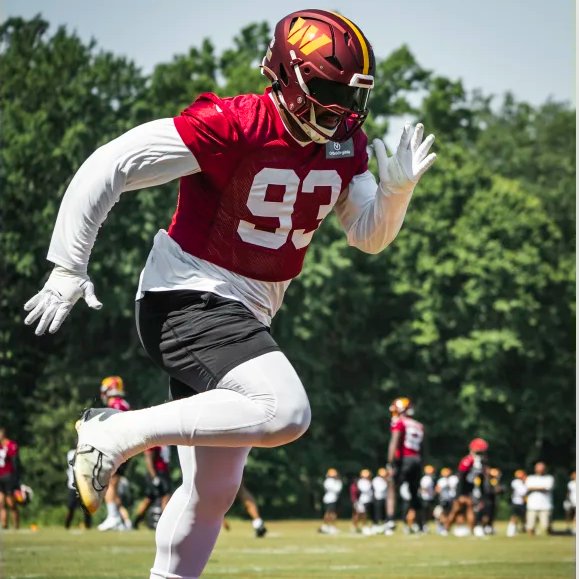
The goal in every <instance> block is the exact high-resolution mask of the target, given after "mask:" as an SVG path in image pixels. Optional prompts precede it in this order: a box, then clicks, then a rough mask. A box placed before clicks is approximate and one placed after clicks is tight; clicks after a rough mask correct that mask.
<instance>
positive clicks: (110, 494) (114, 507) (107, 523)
mask: <svg viewBox="0 0 579 579" xmlns="http://www.w3.org/2000/svg"><path fill="white" fill-rule="evenodd" d="M120 478H121V477H120V475H119V474H118V473H116V474H114V475H113V476H112V477H111V481H110V484H109V486H108V488H107V490H106V493H105V506H106V509H107V516H106V518H105V520H104V521H103V522H102V523H100V525H98V527H97V529H98V530H99V531H113V530H118V529H119V528H120V527H121V525H122V522H123V521H122V519H121V513H120V512H119V505H118V496H117V487H118V485H119V480H120Z"/></svg>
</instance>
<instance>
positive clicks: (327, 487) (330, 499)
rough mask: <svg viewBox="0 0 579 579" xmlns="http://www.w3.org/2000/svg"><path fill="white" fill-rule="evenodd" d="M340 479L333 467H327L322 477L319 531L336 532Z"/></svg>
mask: <svg viewBox="0 0 579 579" xmlns="http://www.w3.org/2000/svg"><path fill="white" fill-rule="evenodd" d="M342 486H343V485H342V480H341V479H340V476H339V474H338V471H337V470H336V469H335V468H329V469H328V471H327V472H326V478H325V479H324V496H323V497H322V503H323V504H324V519H323V522H322V526H321V527H320V529H319V532H320V533H325V534H328V535H335V534H336V533H338V529H337V528H336V519H337V518H338V500H339V498H340V493H341V492H342Z"/></svg>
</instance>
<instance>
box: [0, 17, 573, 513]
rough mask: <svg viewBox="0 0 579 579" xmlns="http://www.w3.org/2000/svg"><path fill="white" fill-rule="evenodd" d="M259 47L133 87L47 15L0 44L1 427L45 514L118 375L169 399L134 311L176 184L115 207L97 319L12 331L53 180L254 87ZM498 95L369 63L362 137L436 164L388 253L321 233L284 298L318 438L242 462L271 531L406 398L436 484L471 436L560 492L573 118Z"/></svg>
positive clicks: (369, 453)
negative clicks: (391, 143)
mask: <svg viewBox="0 0 579 579" xmlns="http://www.w3.org/2000/svg"><path fill="white" fill-rule="evenodd" d="M269 38H270V30H269V28H268V25H267V24H265V23H262V24H254V25H252V26H249V27H247V28H245V29H243V30H242V31H241V32H240V33H239V35H238V36H237V37H235V38H234V39H233V46H232V48H231V49H228V50H225V51H224V52H223V53H221V54H219V53H217V52H216V51H215V48H214V46H213V44H212V43H211V40H209V39H205V40H204V41H203V42H202V43H201V45H200V46H197V47H192V48H191V49H190V50H189V52H188V54H185V55H178V56H175V57H174V58H173V60H172V61H171V62H168V63H164V64H159V65H158V66H156V68H155V69H154V71H153V72H152V74H150V75H144V74H143V73H142V72H141V71H140V70H139V69H138V68H137V67H136V66H135V64H134V63H132V62H131V61H129V60H127V59H125V58H120V57H118V56H115V55H114V54H110V53H107V52H102V51H100V50H99V49H98V47H97V46H96V44H95V43H94V42H91V43H88V44H87V43H84V42H82V41H81V40H80V39H79V38H78V37H77V36H75V35H74V34H72V33H70V32H68V31H67V30H66V29H65V28H62V27H61V28H58V29H57V30H53V29H50V27H49V24H48V23H47V22H46V21H44V20H43V19H42V18H41V17H40V16H38V17H36V18H34V19H31V20H23V19H20V18H11V19H9V20H7V21H5V23H4V24H3V25H2V26H1V27H0V77H1V78H2V83H1V84H0V102H1V122H2V130H1V136H0V138H1V151H0V155H1V157H0V160H1V162H0V191H1V193H0V195H1V205H0V276H1V293H0V424H3V425H5V426H6V427H7V429H8V431H9V435H10V436H11V437H13V438H14V439H16V440H17V441H18V442H19V443H20V444H21V446H22V447H23V450H22V462H23V466H24V472H25V480H26V482H27V483H28V484H30V485H31V486H32V487H33V488H34V489H35V491H36V493H37V496H38V497H39V499H40V500H39V502H38V504H42V505H50V504H57V503H60V502H61V501H62V499H63V497H64V494H65V477H64V470H65V454H66V450H67V449H68V448H70V447H71V446H74V443H75V440H76V437H75V433H74V429H73V423H74V421H75V419H76V417H77V416H78V414H79V412H80V410H81V409H82V408H83V407H85V406H86V405H90V404H95V403H97V394H98V387H99V384H100V380H101V379H102V378H103V377H104V376H106V375H110V374H119V375H121V376H123V378H124V380H125V383H126V385H127V390H128V399H129V400H130V402H131V404H132V405H133V407H135V408H139V407H144V406H147V405H150V404H154V403H159V402H162V401H164V400H165V399H166V392H167V388H166V386H167V384H166V379H165V377H164V376H163V375H162V374H161V373H160V371H159V370H158V369H157V368H156V367H155V366H154V365H153V364H152V362H150V361H149V359H148V358H147V357H146V355H145V354H144V352H143V350H142V349H141V346H140V344H139V341H138V337H137V333H136V329H135V325H134V319H133V308H134V293H135V290H136V285H137V280H138V276H139V273H140V270H141V268H142V266H143V265H144V263H145V259H146V256H147V253H148V251H149V248H150V245H151V242H152V238H153V236H154V234H155V232H156V231H157V230H158V229H159V228H161V227H167V225H168V223H169V220H170V216H171V214H172V212H173V209H174V206H175V201H176V191H177V187H176V183H171V184H169V185H166V186H163V187H158V188H153V189H146V190H142V191H139V192H133V193H127V194H125V195H124V196H123V198H122V199H121V201H120V203H119V205H120V206H117V207H115V209H114V210H113V211H112V212H111V214H110V216H109V218H108V220H107V222H106V223H105V225H104V226H103V228H102V230H101V232H100V234H99V238H98V241H97V244H96V246H95V250H94V252H93V255H92V261H91V266H90V274H91V276H92V278H93V281H94V284H95V288H96V293H97V296H98V297H99V298H100V300H101V301H102V302H103V303H104V308H103V310H102V311H101V312H100V313H95V312H93V311H89V310H88V308H87V307H86V306H85V305H84V303H83V302H79V305H77V307H76V308H75V309H74V311H73V313H72V315H71V316H70V318H69V320H68V321H67V322H66V324H65V325H64V327H63V329H62V330H61V331H60V332H59V333H57V334H55V335H53V336H45V337H42V338H37V337H36V336H35V335H34V332H33V330H32V328H29V327H26V326H24V324H23V318H24V315H23V309H22V306H23V304H24V302H25V301H26V300H27V299H29V298H30V297H31V296H32V295H34V294H35V293H36V292H37V291H38V290H39V289H40V288H41V286H42V284H43V283H44V281H45V279H46V277H47V276H48V273H49V271H50V269H51V264H50V263H48V262H47V261H46V260H45V256H46V252H47V248H48V244H49V241H50V236H51V232H52V228H53V224H54V221H55V218H56V214H57V211H58V208H59V204H60V200H61V198H62V195H63V194H64V191H65V190H66V187H67V184H68V183H69V181H70V179H71V178H72V176H73V174H74V172H75V171H76V169H77V168H78V167H79V166H80V165H81V163H82V162H83V161H84V159H85V158H86V157H88V156H89V155H90V154H91V153H92V152H93V151H94V150H95V149H96V148H97V147H98V146H100V145H102V144H103V143H105V142H107V141H109V140H111V139H112V138H114V137H116V136H118V135H119V134H121V133H122V132H124V131H126V130H128V129H129V128H131V127H133V126H135V125H137V124H140V123H143V122H146V121H149V120H153V119H157V118H162V117H167V116H174V115H176V114H178V113H179V111H180V110H181V109H183V108H184V107H186V106H187V105H188V104H189V103H190V102H191V101H193V100H194V99H195V98H196V96H197V95H198V94H199V93H201V92H204V91H214V92H216V93H218V94H221V95H234V94H237V93H241V92H251V91H262V90H263V88H264V87H265V86H266V82H265V79H264V77H262V76H261V75H260V73H259V68H258V64H259V62H260V60H261V57H262V55H263V53H264V51H265V47H266V45H267V43H268V41H269ZM501 98H502V100H501V102H498V103H497V99H496V97H492V96H487V95H484V94H482V93H476V92H475V93H472V94H469V93H467V92H466V91H465V89H464V87H463V86H462V83H461V82H460V81H455V80H451V79H448V78H445V77H442V76H438V75H437V74H435V73H434V72H433V71H429V70H425V69H424V68H423V67H422V66H420V64H419V63H418V62H416V60H415V59H414V57H413V55H412V53H411V51H410V50H409V49H408V48H407V47H405V46H403V47H401V48H400V49H398V50H396V51H395V52H393V53H392V54H390V55H389V56H388V57H386V58H383V59H379V60H378V66H377V79H376V88H375V90H374V91H373V95H372V98H371V113H372V114H371V118H370V120H369V121H368V122H367V124H366V131H367V132H368V134H369V137H370V139H372V138H373V137H376V136H381V135H384V134H385V133H386V132H387V131H388V128H389V125H390V123H391V121H392V119H394V118H396V117H400V116H401V115H404V116H407V117H409V118H412V119H416V120H418V119H420V120H422V121H423V122H424V123H425V125H426V128H427V131H429V132H434V133H435V134H436V137H437V140H436V143H435V149H436V151H437V153H438V155H439V159H438V161H437V163H436V164H435V166H434V168H433V169H432V170H431V171H430V172H429V173H428V174H427V175H426V176H425V177H424V179H423V180H422V182H421V184H420V186H419V187H418V190H417V191H416V193H415V195H414V198H413V200H412V203H411V207H410V210H409V213H408V215H407V218H406V222H405V225H404V227H403V229H402V231H401V233H400V235H399V237H398V238H397V240H396V241H395V242H394V244H393V245H392V246H390V247H389V248H388V249H387V250H386V251H384V252H382V253H381V254H379V255H375V256H372V255H365V254H363V253H361V252H359V251H357V250H355V249H352V248H349V247H348V246H347V243H346V240H345V236H344V235H343V233H342V231H341V230H340V228H339V225H338V223H337V220H336V219H334V218H333V217H330V218H328V219H327V220H326V222H325V223H324V225H323V226H322V228H321V229H320V231H319V232H318V233H317V235H316V237H315V240H314V242H313V244H312V247H311V249H310V252H309V254H308V258H307V261H306V264H305V268H304V271H303V273H302V275H301V276H300V277H299V278H298V279H297V280H295V281H294V282H292V284H291V286H290V288H289V290H288V294H287V299H286V303H285V305H284V306H283V308H282V310H281V312H280V314H279V315H278V317H277V318H276V320H275V321H274V324H273V334H274V336H275V337H276V338H277V340H278V342H279V343H280V345H281V346H282V349H283V350H284V351H285V352H286V354H287V355H288V357H289V358H290V359H291V360H292V362H293V363H294V364H295V366H296V368H297V370H298V373H299V374H300V376H301V377H302V379H303V382H304V384H305V385H306V388H307V390H308V392H309V396H310V400H311V404H312V409H313V422H312V426H311V428H310V430H309V432H308V433H307V434H306V435H305V436H304V437H303V438H302V439H301V440H299V441H298V442H296V443H294V444H291V445H289V446H285V447H282V448H278V449H274V450H260V449H256V450H254V451H253V452H252V454H251V456H250V459H249V463H248V468H247V482H248V484H249V486H250V488H254V490H255V491H256V493H257V494H258V496H259V497H260V500H261V502H262V504H264V505H265V506H266V509H265V511H266V513H267V515H268V516H273V515H275V514H278V515H280V516H281V515H288V514H291V515H298V514H312V512H313V511H312V506H313V505H314V504H315V502H316V501H317V500H319V496H320V481H321V478H322V477H323V475H324V473H325V470H326V468H327V467H329V466H333V467H336V468H338V469H339V470H340V471H341V472H342V473H343V474H344V475H351V474H353V473H357V472H358V471H359V470H360V469H361V468H362V467H369V468H371V469H376V468H377V467H378V466H380V465H382V464H383V463H384V461H385V452H386V445H387V442H388V438H389V433H388V425H389V415H388V405H389V402H390V401H391V400H392V399H393V398H394V397H396V396H399V395H407V396H410V397H411V398H413V399H414V400H415V401H416V407H417V418H419V419H420V420H422V421H423V422H424V423H425V424H426V427H427V432H428V440H427V453H428V454H427V460H428V461H429V462H431V463H433V464H435V465H436V466H438V467H441V466H445V465H450V466H455V465H456V463H457V461H458V459H459V458H460V457H461V456H462V455H463V454H464V453H465V452H466V444H467V441H468V440H470V439H471V438H472V437H474V436H483V437H485V438H487V439H488V440H489V441H490V444H491V451H490V456H491V460H492V463H493V464H495V465H497V466H499V467H501V468H502V469H503V470H504V471H505V473H506V476H507V478H509V479H510V475H511V473H512V470H513V469H515V468H518V467H526V468H530V467H531V465H532V461H533V460H535V459H538V458H543V459H545V460H546V461H547V463H548V464H549V465H551V466H552V467H553V469H554V470H556V471H557V472H558V474H559V477H560V478H561V479H562V478H563V477H564V476H565V475H566V473H567V472H568V471H569V470H570V469H571V467H572V465H573V464H574V461H575V450H574V439H575V365H574V364H575V362H574V343H575V341H574V337H575V333H574V330H575V300H574V296H575V220H574V216H575V110H574V109H572V108H571V107H570V105H569V104H568V103H558V102H551V101H550V102H547V103H545V104H544V105H542V106H539V107H533V106H530V105H528V104H526V103H523V102H517V101H516V100H515V99H514V98H513V97H512V96H511V95H508V94H507V95H505V96H504V97H501ZM134 468H135V469H136V471H135V478H136V480H139V473H141V474H142V469H141V470H139V468H140V467H139V466H138V465H137V466H135V467H134Z"/></svg>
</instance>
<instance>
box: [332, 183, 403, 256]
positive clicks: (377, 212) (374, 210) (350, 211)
mask: <svg viewBox="0 0 579 579" xmlns="http://www.w3.org/2000/svg"><path fill="white" fill-rule="evenodd" d="M411 197H412V192H410V193H407V194H404V193H397V194H394V193H391V192H389V191H384V190H383V189H382V187H381V186H379V185H376V181H375V179H374V178H373V177H371V178H370V177H369V176H367V175H364V176H359V177H358V178H357V179H355V180H353V182H352V184H351V186H350V190H349V192H348V196H347V197H346V198H345V199H343V200H342V201H341V202H339V203H338V205H337V206H336V211H337V213H338V216H339V218H340V220H341V222H342V226H343V227H344V230H345V231H346V233H347V237H348V243H349V245H351V246H353V247H357V248H358V249H360V250H361V251H364V252H366V253H379V252H380V251H382V250H383V249H384V248H385V247H387V246H388V245H389V244H390V243H392V241H393V240H394V239H395V237H396V236H397V235H398V233H399V231H400V229H401V227H402V223H403V222H404V217H405V215H406V211H407V209H408V205H409V203H410V199H411Z"/></svg>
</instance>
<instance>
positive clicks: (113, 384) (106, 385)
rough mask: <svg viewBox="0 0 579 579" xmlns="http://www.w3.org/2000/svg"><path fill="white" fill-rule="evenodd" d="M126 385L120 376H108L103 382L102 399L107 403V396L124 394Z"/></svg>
mask: <svg viewBox="0 0 579 579" xmlns="http://www.w3.org/2000/svg"><path fill="white" fill-rule="evenodd" d="M124 395H125V385H124V384H123V379H122V378H121V377H120V376H107V377H106V378H103V380H102V382H101V400H102V401H103V404H106V400H107V398H111V397H112V396H124Z"/></svg>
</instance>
